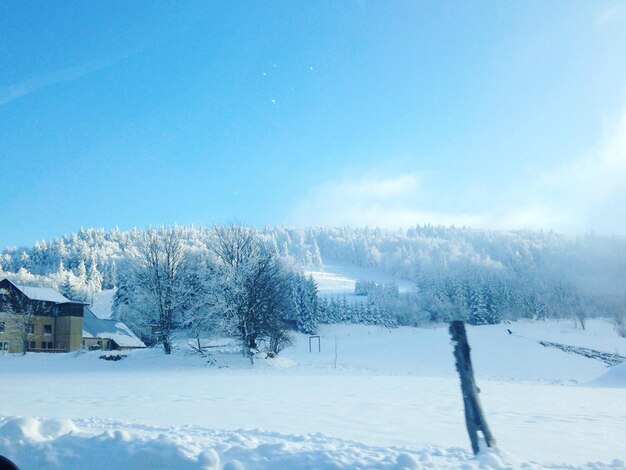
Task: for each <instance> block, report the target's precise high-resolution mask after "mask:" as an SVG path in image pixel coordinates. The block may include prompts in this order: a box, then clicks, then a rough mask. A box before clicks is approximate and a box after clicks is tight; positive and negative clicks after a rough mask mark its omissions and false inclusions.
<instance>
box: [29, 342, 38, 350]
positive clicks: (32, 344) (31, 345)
mask: <svg viewBox="0 0 626 470" xmlns="http://www.w3.org/2000/svg"><path fill="white" fill-rule="evenodd" d="M35 347H36V346H35V342H34V341H29V342H28V349H35Z"/></svg>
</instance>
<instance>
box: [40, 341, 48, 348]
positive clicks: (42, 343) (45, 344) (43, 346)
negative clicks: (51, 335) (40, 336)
mask: <svg viewBox="0 0 626 470" xmlns="http://www.w3.org/2000/svg"><path fill="white" fill-rule="evenodd" d="M47 345H48V343H46V342H45V341H42V342H41V349H46V346H47Z"/></svg>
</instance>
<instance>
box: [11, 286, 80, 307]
mask: <svg viewBox="0 0 626 470" xmlns="http://www.w3.org/2000/svg"><path fill="white" fill-rule="evenodd" d="M13 285H14V286H15V287H17V288H18V289H19V290H20V291H21V292H22V293H23V294H24V295H25V296H26V297H28V298H29V299H31V300H43V301H46V302H54V303H57V304H64V303H66V302H71V300H70V299H68V298H66V297H64V296H63V295H61V294H59V293H58V292H57V291H55V290H54V289H50V288H49V287H30V286H18V285H17V284H13Z"/></svg>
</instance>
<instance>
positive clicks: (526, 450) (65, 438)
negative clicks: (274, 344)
mask: <svg viewBox="0 0 626 470" xmlns="http://www.w3.org/2000/svg"><path fill="white" fill-rule="evenodd" d="M507 329H511V331H512V332H513V334H509V333H508V332H507ZM468 334H469V337H470V342H471V344H472V348H473V350H472V352H473V358H474V362H475V369H476V374H477V380H478V384H479V386H480V388H481V390H482V393H481V397H482V401H483V405H484V407H485V411H486V413H487V419H488V421H489V423H490V425H491V427H492V430H493V432H494V433H495V436H496V438H497V440H498V444H499V447H500V449H501V454H494V455H489V456H486V457H483V458H482V459H474V458H473V457H472V456H471V454H470V451H469V443H468V440H467V436H466V432H465V425H464V421H463V410H462V400H461V395H460V390H459V384H458V379H457V377H456V373H455V371H454V364H453V358H452V348H451V346H450V344H449V338H448V334H447V331H446V328H443V327H439V328H428V329H415V328H398V329H393V330H387V329H383V328H379V327H372V326H369V327H368V326H363V325H328V326H324V327H323V328H322V329H321V330H320V337H321V338H320V339H321V344H320V346H321V352H317V349H316V347H315V346H317V344H316V343H313V344H312V346H313V347H312V348H311V349H312V352H309V338H308V337H306V336H304V335H297V337H296V342H295V344H294V346H293V347H291V348H289V349H287V350H286V351H284V353H283V355H282V356H281V357H279V358H277V359H274V360H269V359H268V360H263V359H260V358H259V359H258V360H257V363H256V364H255V366H254V367H252V366H250V364H249V363H248V362H247V361H246V360H245V359H243V358H242V357H241V356H240V354H238V353H237V352H228V351H227V350H224V352H221V353H216V354H215V357H214V359H215V363H214V364H209V363H208V362H207V359H206V358H201V357H199V356H197V355H192V354H190V353H189V351H188V349H187V348H185V347H184V341H182V340H180V342H179V348H178V349H177V350H176V351H175V352H174V354H172V355H171V356H169V357H167V356H164V355H163V354H162V352H161V351H160V350H159V349H148V350H143V351H134V352H132V353H129V354H128V357H127V358H125V359H123V360H121V361H118V362H110V361H102V360H100V359H99V358H98V356H99V353H98V352H91V353H85V354H79V355H77V354H59V355H45V354H27V355H26V356H19V355H17V356H15V355H5V356H0V375H1V376H2V378H3V381H2V384H3V385H2V387H3V391H2V392H3V400H2V404H3V406H2V417H1V418H0V453H2V454H6V455H9V456H10V457H12V458H14V459H15V460H16V461H17V462H18V463H21V464H22V465H23V466H24V468H85V467H84V463H85V462H87V461H88V462H91V465H90V468H285V469H290V468H302V467H305V468H306V467H308V468H398V469H399V468H463V466H464V465H465V467H464V468H468V469H471V468H570V469H571V468H623V466H624V463H623V461H622V460H619V459H623V456H625V455H626V431H625V428H624V426H623V423H624V422H625V421H626V411H625V410H626V380H624V381H622V382H620V379H619V377H620V375H619V374H617V375H616V374H615V373H614V370H617V369H609V368H607V367H606V366H605V365H604V364H603V363H602V362H600V361H595V360H591V359H587V358H584V357H581V356H578V355H574V354H567V353H565V352H562V351H559V350H556V349H550V348H545V347H543V346H541V345H539V344H538V342H537V341H538V340H546V341H554V342H562V343H577V344H581V345H584V346H586V347H594V348H596V349H601V350H603V351H622V352H623V351H624V348H625V347H626V346H625V344H624V343H625V342H626V340H624V339H623V338H620V337H619V336H618V335H617V334H616V333H615V332H614V331H613V330H612V327H611V325H610V324H609V323H608V322H604V321H601V320H594V321H590V322H589V323H588V327H587V330H585V331H582V330H580V329H576V328H574V325H573V322H570V321H567V322H546V323H543V322H541V323H532V322H518V323H513V324H510V325H496V326H490V327H474V328H470V329H469V331H468ZM335 345H336V351H337V353H336V355H335ZM619 367H621V366H619ZM607 376H609V377H610V378H611V388H607V387H601V386H598V385H595V384H596V383H599V382H594V381H598V380H600V379H601V378H602V377H607ZM615 376H617V378H616V377H615ZM621 377H624V375H623V374H622V375H621ZM600 382H601V380H600ZM9 384H10V385H9ZM63 456H74V457H72V458H73V459H74V462H76V464H75V466H74V467H72V466H69V465H68V464H67V462H66V460H64V458H65V457H63ZM94 456H95V457H94ZM98 456H100V457H98ZM62 457H63V458H62ZM68 458H69V457H68ZM89 459H92V460H89ZM42 462H44V463H45V465H43V464H42ZM55 462H56V463H55ZM597 462H601V463H597ZM159 463H161V464H163V465H162V466H161V467H159V465H158V464H159ZM142 465H143V467H142Z"/></svg>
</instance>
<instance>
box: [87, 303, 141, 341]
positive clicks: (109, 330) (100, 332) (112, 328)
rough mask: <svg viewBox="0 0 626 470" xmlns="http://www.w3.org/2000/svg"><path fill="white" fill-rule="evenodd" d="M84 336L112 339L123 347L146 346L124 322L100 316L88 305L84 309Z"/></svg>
mask: <svg viewBox="0 0 626 470" xmlns="http://www.w3.org/2000/svg"><path fill="white" fill-rule="evenodd" d="M83 337H84V338H100V339H111V340H113V341H115V343H116V344H117V345H118V346H119V347H121V348H145V347H146V345H145V344H143V341H141V340H140V339H139V338H137V336H135V334H134V333H133V332H132V331H130V329H129V328H128V327H127V326H126V325H125V324H124V323H122V322H121V321H117V320H104V319H102V318H98V317H97V316H96V315H95V314H94V313H93V312H92V311H91V310H89V308H87V307H85V308H84V311H83Z"/></svg>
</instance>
